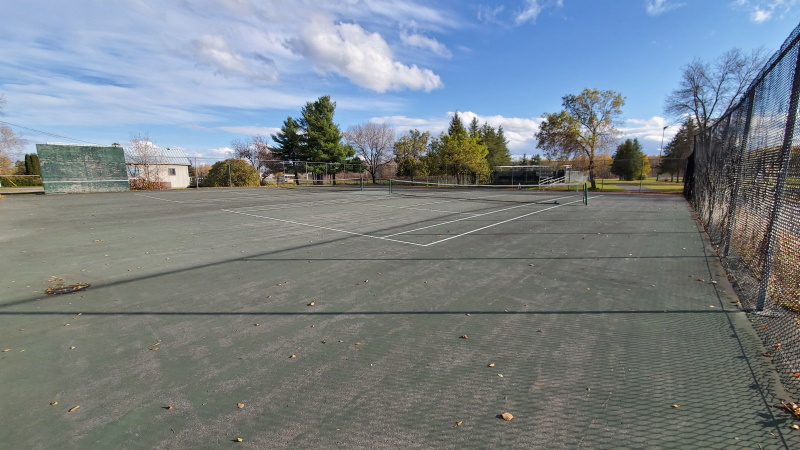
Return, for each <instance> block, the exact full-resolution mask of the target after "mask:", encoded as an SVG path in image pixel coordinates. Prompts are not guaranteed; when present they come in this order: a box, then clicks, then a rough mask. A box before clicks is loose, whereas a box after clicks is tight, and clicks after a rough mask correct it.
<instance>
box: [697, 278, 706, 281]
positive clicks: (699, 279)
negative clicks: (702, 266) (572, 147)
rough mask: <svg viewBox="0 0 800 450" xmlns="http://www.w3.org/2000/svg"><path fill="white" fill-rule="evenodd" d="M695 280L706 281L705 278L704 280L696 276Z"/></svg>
mask: <svg viewBox="0 0 800 450" xmlns="http://www.w3.org/2000/svg"><path fill="white" fill-rule="evenodd" d="M697 281H706V280H704V279H702V278H698V279H697Z"/></svg>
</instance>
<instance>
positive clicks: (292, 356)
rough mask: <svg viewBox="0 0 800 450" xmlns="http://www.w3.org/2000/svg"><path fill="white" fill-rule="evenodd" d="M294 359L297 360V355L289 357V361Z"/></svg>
mask: <svg viewBox="0 0 800 450" xmlns="http://www.w3.org/2000/svg"><path fill="white" fill-rule="evenodd" d="M292 358H297V355H292V356H290V357H289V359H292Z"/></svg>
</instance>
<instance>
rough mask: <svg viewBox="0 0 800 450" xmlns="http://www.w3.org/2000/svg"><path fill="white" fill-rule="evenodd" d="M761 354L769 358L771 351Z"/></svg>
mask: <svg viewBox="0 0 800 450" xmlns="http://www.w3.org/2000/svg"><path fill="white" fill-rule="evenodd" d="M761 356H766V357H767V358H771V357H772V353H770V352H767V353H762V354H761Z"/></svg>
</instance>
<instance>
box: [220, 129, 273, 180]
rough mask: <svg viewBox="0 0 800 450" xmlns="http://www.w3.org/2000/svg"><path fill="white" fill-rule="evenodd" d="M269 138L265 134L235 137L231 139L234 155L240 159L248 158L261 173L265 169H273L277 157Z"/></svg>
mask: <svg viewBox="0 0 800 450" xmlns="http://www.w3.org/2000/svg"><path fill="white" fill-rule="evenodd" d="M268 142H269V138H268V137H267V136H264V135H263V134H254V135H252V136H250V137H248V138H246V139H234V140H233V141H231V148H233V155H234V156H236V157H237V158H239V159H246V160H247V161H249V162H250V164H252V165H253V167H255V168H256V171H258V173H259V174H261V173H263V172H264V169H266V168H270V169H273V167H272V166H274V164H273V163H272V162H273V161H274V159H275V157H274V156H273V154H272V147H270V145H269V143H268Z"/></svg>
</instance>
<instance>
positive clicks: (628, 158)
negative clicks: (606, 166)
mask: <svg viewBox="0 0 800 450" xmlns="http://www.w3.org/2000/svg"><path fill="white" fill-rule="evenodd" d="M613 158H614V162H613V163H612V164H611V173H613V174H614V175H617V176H618V177H619V178H620V180H625V181H633V180H642V179H644V177H646V176H647V173H648V172H650V161H648V159H647V155H645V154H644V152H643V151H642V144H640V143H639V140H638V139H635V138H634V139H626V140H625V142H623V143H622V144H620V145H619V146H617V151H616V152H614V157H613Z"/></svg>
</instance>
